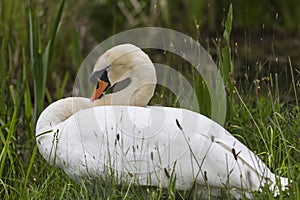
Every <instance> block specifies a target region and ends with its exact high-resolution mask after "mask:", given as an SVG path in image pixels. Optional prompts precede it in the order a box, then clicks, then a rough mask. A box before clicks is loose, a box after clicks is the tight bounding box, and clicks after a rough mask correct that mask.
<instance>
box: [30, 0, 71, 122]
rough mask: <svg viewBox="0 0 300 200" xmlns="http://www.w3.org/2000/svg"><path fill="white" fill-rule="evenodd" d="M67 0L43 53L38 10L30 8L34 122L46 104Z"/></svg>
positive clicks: (58, 12) (60, 9) (60, 10)
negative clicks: (47, 81)
mask: <svg viewBox="0 0 300 200" xmlns="http://www.w3.org/2000/svg"><path fill="white" fill-rule="evenodd" d="M64 4H65V0H62V1H61V3H60V6H59V9H58V11H57V14H56V19H55V23H54V27H53V31H52V36H51V38H50V40H49V41H48V42H47V46H46V48H45V51H44V53H42V42H41V34H40V23H39V20H38V15H37V12H33V14H32V12H31V10H29V38H30V57H31V65H32V68H33V77H34V100H35V101H34V102H35V103H34V114H33V124H35V122H36V121H37V118H38V116H39V114H40V113H41V111H42V109H43V106H44V97H45V88H46V79H47V71H48V67H49V64H50V61H51V57H52V54H53V45H54V41H55V38H56V35H57V32H58V29H59V23H60V21H61V18H62V13H63V8H64Z"/></svg>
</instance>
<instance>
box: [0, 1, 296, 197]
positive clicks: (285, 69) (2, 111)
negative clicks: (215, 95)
mask: <svg viewBox="0 0 300 200" xmlns="http://www.w3.org/2000/svg"><path fill="white" fill-rule="evenodd" d="M60 3H61V0H52V1H46V0H0V84H1V85H0V87H1V88H0V153H1V154H0V158H1V159H0V178H1V181H0V199H2V197H3V198H8V197H10V198H12V199H20V198H21V199H43V198H47V199H48V198H49V199H58V198H62V199H74V198H75V197H76V198H77V199H83V198H92V197H93V196H90V194H88V193H87V191H86V189H85V187H82V186H78V185H76V184H74V182H72V181H71V180H70V179H69V178H68V177H67V176H66V175H65V174H63V173H62V172H61V171H60V170H57V169H54V168H53V167H51V166H49V165H48V164H45V160H43V158H42V157H41V156H40V155H39V154H38V151H37V148H36V144H35V137H34V135H35V130H34V129H35V128H34V127H35V120H36V117H37V115H36V116H35V112H34V111H33V110H35V108H34V107H35V104H37V103H36V98H37V97H35V94H36V91H35V87H36V85H40V90H45V91H44V92H45V95H44V94H43V92H41V93H40V94H41V95H40V98H38V99H39V101H40V103H39V104H40V105H41V106H42V107H40V108H39V109H43V108H44V105H47V104H49V103H51V102H53V101H55V100H57V99H60V98H63V97H67V96H71V95H72V88H73V83H74V80H75V77H76V73H77V70H78V68H79V67H80V65H81V63H82V61H83V59H84V58H85V56H86V55H87V54H88V53H89V52H90V51H91V50H92V49H93V48H94V47H95V46H96V45H97V44H99V43H100V42H102V41H103V40H105V39H107V38H108V37H110V36H113V35H114V34H116V33H119V32H122V31H124V30H128V29H132V28H137V27H145V26H158V27H165V28H170V29H174V30H177V31H180V32H182V33H185V34H187V35H189V36H191V37H192V38H194V39H195V40H198V41H199V42H200V44H201V45H202V46H203V47H204V48H205V49H206V50H207V51H208V52H209V53H210V54H211V55H212V57H213V59H214V60H215V62H216V63H217V65H218V67H219V68H220V69H221V68H222V67H223V66H222V63H223V62H222V60H221V59H220V58H221V53H220V50H221V49H223V48H226V47H227V45H228V44H227V42H226V41H225V39H224V37H223V32H224V29H225V25H224V24H225V20H226V17H227V13H228V9H229V6H230V4H232V7H233V20H232V31H231V37H230V41H229V47H230V49H231V59H232V66H233V72H232V75H231V76H232V82H233V83H234V86H235V92H233V91H231V92H229V97H228V99H229V103H230V105H229V106H228V108H229V109H228V110H229V111H228V112H229V114H228V117H227V121H226V124H225V127H226V128H227V129H228V130H230V131H231V132H232V133H233V134H234V135H235V136H236V137H237V138H238V139H239V140H241V141H242V142H243V143H244V144H246V145H247V146H248V147H249V148H250V149H252V150H253V151H255V152H260V154H259V156H260V158H262V159H263V160H264V161H265V162H266V164H267V165H268V166H269V167H270V168H271V169H272V170H273V171H274V172H276V173H277V174H280V175H284V176H288V177H290V178H292V179H293V180H294V183H297V182H299V181H300V160H299V159H300V155H299V146H300V132H299V129H300V127H299V126H300V125H299V124H300V123H299V120H300V117H299V104H298V99H299V98H300V53H299V52H300V12H299V11H300V1H299V0H288V1H282V0H265V1H263V0H252V1H242V0H235V1H229V0H223V1H217V0H202V1H201V0H190V1H184V0H78V1H71V0H66V2H65V5H64V11H63V13H62V20H61V21H60V24H59V26H58V27H59V28H58V31H57V34H53V33H55V31H54V29H55V28H54V27H56V26H55V23H56V18H57V12H58V10H59V5H60ZM30 13H31V14H30ZM30 17H32V19H31V20H30ZM32 23H33V24H32ZM31 34H32V35H33V36H32V37H31V36H30V35H31ZM54 36H56V38H55V41H54V40H53V41H54V43H53V48H51V50H50V52H51V53H49V54H47V53H45V54H44V52H46V50H47V48H46V47H47V44H49V43H48V42H49V40H50V38H53V37H54ZM50 46H51V45H50ZM149 53H150V57H151V58H152V59H154V61H156V60H155V59H157V60H158V62H159V61H160V63H164V62H163V61H168V62H169V61H170V60H171V61H172V59H174V58H171V59H169V57H168V56H169V55H168V54H166V55H161V54H159V55H158V53H157V52H155V51H153V52H152V51H151V52H149ZM160 53H161V52H160ZM50 54H51V56H50V60H49V66H48V67H46V68H45V70H46V71H47V72H48V73H47V78H46V79H45V80H47V82H46V83H45V86H46V87H44V86H43V84H42V83H41V82H37V80H39V78H40V77H41V76H43V74H46V73H39V71H36V69H39V67H41V66H47V64H45V63H43V59H42V55H50ZM171 61H170V62H171ZM174 63H175V64H174ZM176 63H178V62H177V61H176V59H175V61H174V62H173V63H172V62H171V63H167V64H170V65H171V66H173V67H174V68H176V69H178V68H180V67H182V66H177V65H176ZM179 63H181V64H182V65H186V64H187V63H184V62H183V61H181V62H179ZM184 75H185V76H187V77H190V76H193V75H191V74H190V71H187V72H185V73H184ZM194 78H195V77H194ZM194 78H191V79H189V80H192V81H196V79H194ZM36 83H37V84H36ZM192 85H193V86H194V85H197V84H192ZM161 92H162V90H161V89H160V88H158V90H157V92H156V95H155V97H154V99H153V101H152V102H151V104H155V103H157V102H158V103H160V104H162V105H167V106H178V105H177V104H176V103H174V98H175V97H174V95H172V94H168V95H165V97H164V98H163V99H161V98H160V97H161V95H160V94H161ZM166 94H167V93H166ZM233 94H235V95H234V98H233V99H232V96H233ZM237 94H238V95H237ZM43 104H44V105H43ZM208 113H209V112H208ZM37 114H38V112H37ZM2 186H3V188H1V187H2ZM293 187H294V190H292V191H296V192H295V194H296V195H295V196H294V197H295V198H296V197H299V195H300V193H299V187H298V185H297V184H294V185H293ZM104 191H106V192H104V193H103V194H101V195H102V196H101V195H100V196H101V198H105V197H110V198H112V199H114V197H115V199H116V198H118V197H119V198H120V197H122V195H123V194H124V193H126V194H127V188H126V187H125V188H123V187H121V188H117V189H116V187H115V186H114V185H113V187H110V188H105V190H104ZM297 191H298V192H297ZM133 194H134V193H133ZM155 194H156V193H155ZM157 194H158V195H159V194H160V193H157ZM167 195H169V193H167ZM297 195H298V196H297ZM257 197H258V198H259V197H260V196H259V195H258V196H257ZM267 197H268V198H271V197H270V196H268V195H266V196H262V197H261V198H262V199H265V198H267ZM133 198H134V195H133ZM156 198H158V196H154V197H153V198H152V199H156ZM141 199H142V197H141ZM150 199H151V198H150Z"/></svg>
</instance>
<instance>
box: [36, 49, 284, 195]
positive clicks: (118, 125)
mask: <svg viewBox="0 0 300 200" xmlns="http://www.w3.org/2000/svg"><path fill="white" fill-rule="evenodd" d="M120 46H122V45H120ZM125 47H126V48H125V52H127V51H128V50H130V53H129V54H131V53H132V50H133V51H134V52H135V53H134V54H133V55H135V54H136V53H138V54H137V55H135V56H133V57H134V59H135V60H136V58H137V57H138V58H143V59H144V60H146V62H145V63H147V64H146V65H145V64H143V62H142V60H143V59H140V60H139V61H138V62H140V64H141V65H143V67H144V68H146V69H147V70H148V73H147V75H149V73H150V77H148V78H144V79H143V78H141V77H140V76H142V75H143V73H142V68H139V69H137V71H136V72H137V73H135V70H132V68H130V67H129V68H130V70H129V72H128V70H127V71H126V66H127V69H128V66H129V65H130V63H131V64H134V63H136V61H134V62H131V61H132V60H131V59H119V58H117V57H116V56H114V58H109V59H108V58H107V55H106V54H104V55H103V56H102V57H100V58H99V60H98V61H97V63H96V65H95V70H94V71H95V72H97V71H99V70H102V69H104V67H103V66H108V65H109V66H110V67H111V69H110V70H109V71H108V72H109V73H110V74H106V75H107V77H108V79H109V80H110V81H111V80H112V82H111V83H110V84H112V85H113V84H115V83H117V82H118V81H117V80H124V79H125V78H126V77H132V80H131V83H130V84H131V85H129V86H128V87H127V88H125V89H123V90H121V91H118V92H116V93H112V94H108V95H104V96H102V97H100V99H97V100H95V101H93V102H91V101H90V99H87V98H83V97H70V98H66V99H61V100H59V101H57V102H54V103H53V104H51V105H49V106H48V107H47V108H46V109H45V110H44V111H43V112H42V114H41V115H40V117H39V120H38V122H37V126H36V135H37V136H36V140H37V145H38V148H39V151H40V153H41V154H42V156H43V157H44V158H45V159H46V160H47V161H48V162H49V163H50V164H52V165H55V166H57V167H59V168H61V169H63V170H64V171H65V172H66V173H67V174H68V175H69V176H70V177H71V178H73V179H74V180H81V179H84V178H89V177H91V178H96V177H101V176H104V175H105V174H107V173H109V174H110V173H112V172H111V171H110V170H109V169H112V170H113V174H114V176H115V178H116V181H117V182H121V181H123V180H125V181H129V182H132V181H133V182H134V183H137V184H141V185H152V186H162V187H168V185H169V184H170V181H171V180H174V178H175V182H176V188H178V189H183V190H185V189H190V188H192V187H193V185H194V184H197V185H200V186H202V187H203V188H209V187H211V188H224V187H226V188H230V189H231V192H232V193H233V194H235V193H236V191H239V192H238V193H239V194H246V196H247V197H249V198H250V197H251V195H250V192H252V191H257V190H259V189H260V187H262V186H264V185H266V184H268V185H269V187H270V189H272V190H274V192H275V194H278V191H279V188H278V187H277V186H276V185H278V184H277V183H278V182H279V186H280V187H282V188H283V189H284V187H285V186H286V185H287V184H288V179H287V178H283V177H278V176H276V175H275V174H273V173H272V172H271V171H270V170H269V168H268V167H267V166H266V165H265V164H264V163H263V161H262V160H260V159H259V158H258V157H257V156H256V155H255V154H254V153H253V152H252V151H251V150H249V149H248V148H247V147H246V146H245V145H243V144H242V143H241V142H239V141H238V140H237V139H236V138H234V137H233V136H232V135H231V134H230V133H229V132H228V131H226V130H225V129H224V128H222V127H221V126H220V125H218V124H217V123H215V122H214V121H212V120H210V119H208V118H207V117H205V116H203V115H201V114H198V113H195V112H192V111H189V110H185V109H179V108H170V107H159V106H151V107H142V106H145V105H147V103H148V101H149V99H150V98H149V96H150V97H151V96H152V94H153V91H154V88H155V81H156V79H155V77H153V70H152V71H151V68H152V67H153V66H152V62H148V61H149V60H150V59H149V58H148V56H145V55H146V54H144V53H143V52H142V51H141V50H140V49H136V48H137V47H135V46H133V45H127V46H126V45H125ZM123 49H124V48H123ZM108 52H109V54H113V55H115V54H114V53H115V52H117V53H118V54H122V55H125V56H128V53H126V54H124V52H123V51H122V48H121V51H120V49H118V48H117V51H113V50H109V51H108ZM141 52H142V53H141ZM109 56H112V55H109ZM129 56H131V55H129ZM103 58H107V59H106V60H105V59H103ZM127 58H128V57H127ZM148 59H149V60H148ZM104 60H105V61H104ZM125 61H126V62H127V63H126V62H125ZM117 62H121V63H123V67H124V66H125V67H124V68H122V67H121V71H122V70H123V72H122V73H121V74H118V73H116V72H114V73H113V70H116V69H117V68H118V67H117V66H118V63H117ZM128 62H129V64H128ZM101 66H102V67H101ZM147 70H146V71H147ZM154 72H155V71H154ZM112 73H113V74H112ZM124 74H127V75H126V76H125V77H123V76H124ZM151 74H152V75H151ZM154 76H155V73H154ZM101 77H103V75H101ZM139 77H140V78H139ZM142 80H144V82H142V84H141V83H140V82H139V81H142ZM99 81H100V80H99ZM143 83H146V84H143ZM139 86H141V87H142V89H141V87H139ZM98 88H101V87H98V85H97V87H96V89H95V92H96V93H97V91H96V90H97V89H98ZM126 90H129V91H131V94H130V96H128V97H129V100H128V101H126V102H125V103H124V101H123V102H121V100H122V99H120V96H122V97H124V96H126V95H128V92H126ZM145 90H146V92H145ZM124 91H125V92H124ZM132 91H133V92H132ZM143 91H144V92H145V93H143ZM118 95H120V96H118ZM139 95H141V96H142V97H141V98H139V97H138V96H139ZM96 96H97V95H96ZM96 96H94V97H93V98H94V99H95V97H96ZM114 97H116V98H114ZM114 99H115V101H114ZM112 102H113V103H112ZM122 104H123V105H122ZM136 105H139V106H141V107H138V106H136ZM235 196H236V197H241V196H238V195H235Z"/></svg>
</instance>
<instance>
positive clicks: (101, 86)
mask: <svg viewBox="0 0 300 200" xmlns="http://www.w3.org/2000/svg"><path fill="white" fill-rule="evenodd" d="M108 85H109V83H107V82H105V81H103V80H100V79H99V80H98V83H97V86H96V87H95V89H94V92H93V95H92V96H91V101H92V102H93V101H95V100H96V99H99V98H100V97H101V95H102V94H103V92H104V91H105V89H106V88H107V87H108Z"/></svg>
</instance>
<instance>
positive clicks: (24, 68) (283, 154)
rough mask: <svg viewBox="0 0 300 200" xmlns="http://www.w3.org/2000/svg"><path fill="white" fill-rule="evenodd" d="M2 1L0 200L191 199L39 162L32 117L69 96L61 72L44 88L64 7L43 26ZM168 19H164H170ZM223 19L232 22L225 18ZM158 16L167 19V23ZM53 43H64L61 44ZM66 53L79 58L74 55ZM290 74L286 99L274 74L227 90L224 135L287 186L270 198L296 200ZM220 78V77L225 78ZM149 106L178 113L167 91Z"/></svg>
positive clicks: (224, 56) (297, 161) (31, 7)
mask: <svg viewBox="0 0 300 200" xmlns="http://www.w3.org/2000/svg"><path fill="white" fill-rule="evenodd" d="M5 2H6V3H5V4H3V3H1V4H0V6H1V7H0V9H1V10H0V11H1V13H0V15H1V20H2V21H1V24H0V26H1V27H2V29H1V32H0V86H1V90H0V199H186V198H188V197H190V198H194V197H195V196H194V193H193V191H192V190H191V191H176V189H175V187H174V182H172V181H171V182H170V186H169V187H168V188H165V189H163V188H155V187H145V186H138V185H133V184H130V183H127V184H116V183H114V181H113V179H112V177H111V176H107V177H103V178H102V179H101V180H97V181H96V183H95V182H94V181H91V182H87V183H85V184H83V183H82V184H77V183H75V182H73V181H72V180H71V179H70V178H69V177H68V176H67V175H66V174H65V173H63V172H62V171H61V170H59V169H57V168H55V167H53V166H50V165H49V164H48V163H47V162H46V161H45V160H44V159H43V158H42V157H41V155H40V154H39V153H38V150H37V146H36V143H35V125H34V124H35V120H36V117H37V116H38V113H39V112H40V111H41V110H42V109H43V108H44V103H45V102H47V103H50V102H51V101H53V100H55V99H59V98H61V97H63V96H64V94H65V93H67V92H68V91H67V90H68V87H67V86H68V82H70V80H68V77H69V74H68V73H66V74H65V75H64V76H62V77H61V78H58V80H56V81H57V82H56V83H55V84H53V85H55V86H54V87H50V86H48V87H45V85H47V84H46V83H47V82H46V78H47V77H48V79H49V74H51V72H53V70H54V69H58V67H56V68H55V67H53V66H54V64H51V63H55V64H57V63H59V61H57V60H56V59H57V58H59V56H58V55H56V50H57V51H58V49H59V48H62V47H60V46H58V45H55V39H56V37H58V36H59V34H60V32H57V31H58V29H59V28H58V27H59V22H60V19H61V16H62V8H63V6H64V1H61V2H58V3H57V4H53V5H52V4H51V5H52V6H53V8H51V9H53V10H55V9H57V12H52V13H53V14H52V15H53V16H51V17H49V18H50V19H48V20H49V21H47V20H45V19H44V18H42V19H40V17H39V15H38V11H39V10H38V9H37V8H36V7H35V4H34V3H32V4H26V3H24V4H23V3H21V1H18V0H12V1H5ZM22 2H23V1H22ZM59 3H61V4H59ZM200 7H201V6H200ZM40 9H41V8H40ZM17 11H18V12H17ZM56 13H57V14H56ZM166 13H167V12H165V15H170V14H171V13H167V14H166ZM228 16H229V17H230V14H229V15H228ZM164 17H166V18H168V16H164ZM233 17H234V16H233ZM287 17H288V16H287ZM52 19H56V20H52ZM20 20H21V22H22V23H20ZM22 20H23V21H22ZM51 21H53V22H54V23H51ZM168 21H169V23H168V24H171V22H170V21H171V19H170V18H168ZM45 22H48V23H46V25H47V27H46V28H45V27H44V26H42V25H43V24H44V23H45ZM229 23H231V20H229V22H228V21H226V22H225V31H227V34H228V35H230V29H231V27H230V25H229ZM24 24H25V25H24ZM63 25H64V24H63ZM63 25H62V26H63ZM24 26H25V27H24ZM48 27H49V28H48ZM62 28H63V27H62ZM45 29H46V30H45ZM224 33H225V32H224ZM228 35H226V34H224V39H225V43H226V45H225V47H224V46H222V44H221V43H220V44H218V45H219V46H218V47H219V48H220V51H219V55H218V59H219V62H218V63H220V66H223V65H225V64H224V63H227V64H226V65H225V66H226V68H224V71H226V73H227V75H228V72H230V71H231V69H230V68H231V67H232V66H231V63H230V62H231V57H230V55H231V53H230V52H231V49H230V38H229V37H228ZM72 37H73V35H72ZM58 39H59V38H58ZM59 41H62V39H61V38H60V40H59ZM71 41H72V44H71V45H70V46H73V47H78V46H79V45H78V43H79V42H78V38H77V37H75V39H74V38H73V40H71ZM222 47H223V48H222ZM58 52H62V50H60V51H58ZM71 52H74V53H76V52H77V53H78V51H76V50H74V49H72V51H71ZM51 55H55V56H51ZM70 57H71V56H70ZM70 59H71V60H72V59H78V58H70ZM174 59H175V61H174ZM174 59H173V62H174V63H180V62H176V58H174ZM165 60H166V61H167V63H169V62H172V58H169V57H168V58H167V59H165ZM76 62H79V61H76ZM179 65H180V66H178V67H181V69H178V70H179V71H180V72H182V73H183V74H184V75H185V76H187V77H188V78H190V79H189V80H190V81H191V82H192V85H195V87H196V88H197V89H198V90H202V91H200V92H199V94H198V97H199V98H202V99H203V98H204V96H205V95H207V91H205V84H203V85H199V84H200V83H199V82H201V79H200V78H199V77H197V76H193V74H192V75H191V73H192V71H188V70H187V71H185V70H183V68H184V69H185V66H183V65H185V63H183V62H182V64H179ZM289 68H290V75H291V77H292V83H291V86H290V88H288V89H287V91H291V92H289V93H288V94H289V95H287V96H281V95H282V94H283V93H282V92H281V90H283V89H282V88H281V83H280V82H279V80H278V79H277V76H276V74H272V73H269V74H267V75H264V76H259V75H257V76H256V77H255V78H256V79H257V80H259V81H260V82H259V83H258V82H256V83H250V85H249V87H247V88H246V89H245V88H244V86H243V85H236V86H229V87H230V89H229V91H230V93H229V94H230V101H232V102H231V103H230V106H229V109H230V115H228V121H227V124H226V129H228V130H229V131H230V132H231V133H232V134H233V135H234V136H235V137H237V138H238V139H239V140H240V141H241V142H243V143H244V144H245V145H246V146H248V147H249V148H250V149H251V150H253V151H254V152H256V153H257V155H258V156H259V157H260V158H261V159H262V160H263V161H264V162H265V163H266V164H267V165H268V166H269V167H270V168H271V170H272V171H273V172H274V173H276V174H278V175H281V176H285V177H288V178H289V179H291V180H293V183H292V184H291V188H290V190H289V194H287V193H282V194H281V195H280V196H279V197H278V198H276V199H300V189H299V183H300V148H299V147H300V132H299V130H300V115H299V112H300V110H299V77H300V74H299V73H298V72H295V71H293V70H292V69H293V67H292V65H291V64H290V65H289ZM64 69H65V70H67V68H64ZM39 70H40V71H39ZM73 71H74V69H73ZM47 72H48V75H47ZM49 72H50V73H49ZM224 73H225V72H224ZM226 73H225V74H223V76H226ZM189 76H190V77H189ZM50 78H51V77H50ZM226 81H227V84H228V85H230V84H231V82H230V77H229V75H228V76H227V78H226ZM38 83H42V84H38ZM201 84H202V82H201ZM60 86H62V87H60ZM231 87H232V88H231ZM65 90H66V92H65ZM259 91H260V92H259ZM161 94H163V95H161ZM45 95H46V97H45ZM151 103H152V104H155V103H159V104H164V105H169V106H179V105H177V104H176V101H174V95H172V94H171V92H170V91H167V90H165V89H162V88H159V87H158V89H157V92H156V95H155V97H154V98H153V100H152V101H151ZM207 104H210V102H207ZM200 110H201V109H200ZM201 111H203V112H204V113H205V112H206V114H207V115H209V112H210V111H209V110H205V108H202V110H201ZM91 185H92V186H93V187H92V186H91ZM226 194H227V192H226V190H225V191H224V196H223V197H222V198H223V199H224V198H225V199H230V197H228V196H227V195H226ZM255 197H256V198H257V199H273V197H272V193H271V192H270V191H268V189H267V188H264V189H263V192H262V193H255Z"/></svg>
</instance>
